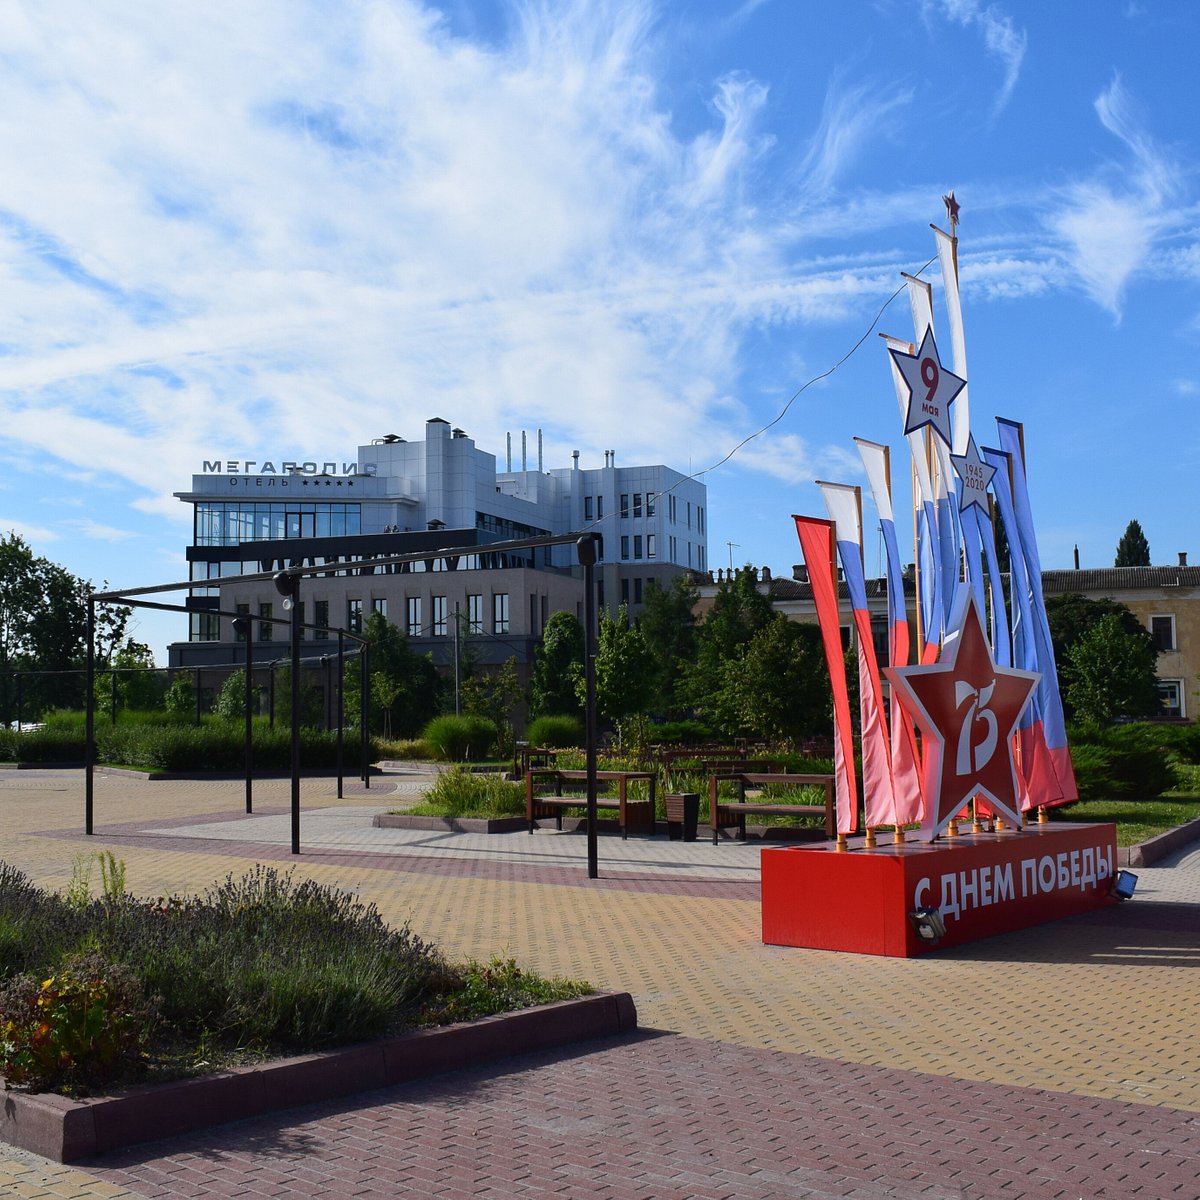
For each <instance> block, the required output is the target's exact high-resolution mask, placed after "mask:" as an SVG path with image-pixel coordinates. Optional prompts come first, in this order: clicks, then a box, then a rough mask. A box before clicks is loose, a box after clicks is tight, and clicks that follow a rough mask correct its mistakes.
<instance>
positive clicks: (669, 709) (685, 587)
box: [638, 575, 697, 719]
mask: <svg viewBox="0 0 1200 1200" xmlns="http://www.w3.org/2000/svg"><path fill="white" fill-rule="evenodd" d="M644 599H645V606H644V607H643V609H642V612H641V615H640V616H639V617H638V628H639V629H640V630H641V631H642V637H643V638H644V639H645V642H646V649H647V650H648V651H649V653H650V659H651V667H652V676H653V678H652V684H653V700H652V704H653V706H654V708H655V710H656V711H658V712H660V713H662V715H664V716H665V717H667V718H669V719H673V718H676V717H680V716H684V715H686V710H687V707H688V706H687V705H686V704H685V703H684V702H683V700H682V696H681V691H682V689H681V680H682V678H683V674H684V671H685V670H686V669H687V667H688V666H690V665H691V663H692V662H694V661H695V657H696V616H695V607H696V600H697V594H696V589H695V588H693V587H692V585H691V584H690V583H689V582H688V578H687V576H686V575H677V576H676V577H675V578H674V579H673V580H672V581H671V584H670V586H669V587H665V588H664V587H663V586H662V585H661V584H660V583H659V582H658V580H657V579H651V580H650V581H649V583H647V584H646V590H645V593H644Z"/></svg>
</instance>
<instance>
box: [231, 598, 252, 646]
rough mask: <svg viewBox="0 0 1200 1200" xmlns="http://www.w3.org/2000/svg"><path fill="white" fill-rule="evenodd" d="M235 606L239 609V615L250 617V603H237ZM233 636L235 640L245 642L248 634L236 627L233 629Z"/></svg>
mask: <svg viewBox="0 0 1200 1200" xmlns="http://www.w3.org/2000/svg"><path fill="white" fill-rule="evenodd" d="M234 608H236V609H237V614H238V616H239V617H248V616H249V615H250V605H248V604H235V605H234ZM233 637H234V640H235V641H238V642H244V641H245V640H246V635H245V634H244V633H242V631H241V630H240V629H237V628H235V629H234V631H233Z"/></svg>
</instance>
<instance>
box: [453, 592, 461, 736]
mask: <svg viewBox="0 0 1200 1200" xmlns="http://www.w3.org/2000/svg"><path fill="white" fill-rule="evenodd" d="M458 634H459V621H458V601H457V600H455V602H454V715H455V716H456V717H457V716H461V715H462V705H461V704H460V703H459V698H458V696H459V679H460V668H459V646H458Z"/></svg>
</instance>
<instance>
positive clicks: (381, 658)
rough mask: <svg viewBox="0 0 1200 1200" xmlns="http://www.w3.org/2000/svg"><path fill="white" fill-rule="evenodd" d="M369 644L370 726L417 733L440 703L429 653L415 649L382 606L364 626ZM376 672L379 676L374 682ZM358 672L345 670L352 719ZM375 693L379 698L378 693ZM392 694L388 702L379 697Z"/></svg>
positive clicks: (399, 733)
mask: <svg viewBox="0 0 1200 1200" xmlns="http://www.w3.org/2000/svg"><path fill="white" fill-rule="evenodd" d="M363 637H365V638H366V639H367V642H368V644H369V646H370V671H371V689H372V704H371V729H372V731H373V732H376V733H382V732H383V731H384V730H385V729H387V730H390V731H391V733H390V736H393V737H416V736H417V735H418V734H419V733H420V731H421V730H422V729H423V728H424V727H425V725H426V724H427V723H428V722H429V720H430V719H431V718H432V717H434V716H435V715H436V714H437V712H438V710H439V709H440V707H441V703H442V696H443V692H444V685H443V683H442V678H441V676H440V675H439V674H438V671H437V668H436V667H435V666H434V665H433V659H432V657H430V656H429V655H420V654H414V653H413V651H412V650H410V649H409V646H408V638H407V637H406V636H405V633H404V631H403V630H402V629H401V628H400V627H399V626H398V625H393V624H392V622H390V621H389V620H388V619H387V617H385V616H384V615H383V614H382V613H380V612H373V613H371V615H370V616H369V617H368V618H367V622H366V625H365V626H364V627H363ZM376 677H380V678H379V682H378V683H377V682H376ZM359 697H360V688H359V686H358V683H357V672H355V671H354V669H353V668H350V669H349V670H347V672H346V692H345V711H346V718H347V720H348V721H350V722H351V723H357V721H358V720H359V717H360V715H361V711H362V706H361V702H360V699H359ZM376 697H378V698H379V699H376ZM389 698H390V703H387V704H383V703H380V701H381V700H387V699H389Z"/></svg>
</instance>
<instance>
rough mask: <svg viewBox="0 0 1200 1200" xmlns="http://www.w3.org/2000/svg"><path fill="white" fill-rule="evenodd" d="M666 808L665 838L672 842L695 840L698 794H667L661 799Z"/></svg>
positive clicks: (698, 807)
mask: <svg viewBox="0 0 1200 1200" xmlns="http://www.w3.org/2000/svg"><path fill="white" fill-rule="evenodd" d="M663 799H664V803H665V804H666V808H667V836H668V837H669V838H670V839H671V841H673V842H677V841H679V839H680V838H682V839H683V840H684V841H685V842H694V841H695V840H696V826H697V824H698V823H699V821H700V793H699V792H668V793H667V794H666V796H665V797H664V798H663Z"/></svg>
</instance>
